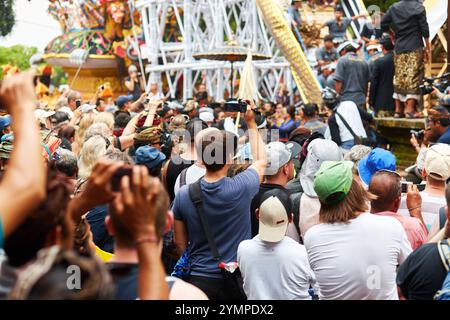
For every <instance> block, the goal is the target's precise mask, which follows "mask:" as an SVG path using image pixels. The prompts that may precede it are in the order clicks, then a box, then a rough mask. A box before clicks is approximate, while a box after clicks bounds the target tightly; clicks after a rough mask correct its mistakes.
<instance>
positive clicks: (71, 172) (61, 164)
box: [55, 148, 78, 178]
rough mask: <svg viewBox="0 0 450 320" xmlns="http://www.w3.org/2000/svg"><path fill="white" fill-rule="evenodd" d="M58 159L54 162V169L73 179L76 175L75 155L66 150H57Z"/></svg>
mask: <svg viewBox="0 0 450 320" xmlns="http://www.w3.org/2000/svg"><path fill="white" fill-rule="evenodd" d="M58 154H59V156H60V158H59V159H58V160H57V161H56V162H55V165H56V169H58V171H59V172H62V173H64V174H65V175H66V176H68V177H70V178H72V177H73V178H75V177H76V175H77V173H78V160H77V156H76V155H75V153H73V152H72V151H70V150H67V149H62V148H61V149H59V151H58Z"/></svg>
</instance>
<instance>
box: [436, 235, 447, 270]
mask: <svg viewBox="0 0 450 320" xmlns="http://www.w3.org/2000/svg"><path fill="white" fill-rule="evenodd" d="M438 251H439V256H440V257H441V261H442V264H443V265H444V267H445V270H447V272H449V270H450V246H449V244H448V240H447V239H446V240H441V241H439V242H438Z"/></svg>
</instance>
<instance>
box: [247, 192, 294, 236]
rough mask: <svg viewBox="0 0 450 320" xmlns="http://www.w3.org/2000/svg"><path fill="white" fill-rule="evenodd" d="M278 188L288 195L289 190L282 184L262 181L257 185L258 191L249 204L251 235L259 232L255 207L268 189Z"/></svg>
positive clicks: (257, 206) (256, 207) (258, 205)
mask: <svg viewBox="0 0 450 320" xmlns="http://www.w3.org/2000/svg"><path fill="white" fill-rule="evenodd" d="M274 189H279V190H281V191H285V192H286V193H287V194H288V195H289V194H290V192H289V191H288V190H287V189H286V188H285V187H283V186H281V185H279V184H271V183H262V184H261V185H260V186H259V192H258V193H257V194H256V196H255V197H254V198H253V200H252V204H251V206H250V219H251V224H252V237H254V236H256V235H257V234H258V232H259V222H258V219H257V218H256V209H258V208H259V207H260V205H261V200H262V198H263V196H264V194H265V193H266V192H268V191H270V190H274Z"/></svg>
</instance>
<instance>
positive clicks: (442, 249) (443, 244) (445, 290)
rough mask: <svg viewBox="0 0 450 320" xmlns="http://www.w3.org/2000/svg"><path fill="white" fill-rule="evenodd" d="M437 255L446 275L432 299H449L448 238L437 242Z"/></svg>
mask: <svg viewBox="0 0 450 320" xmlns="http://www.w3.org/2000/svg"><path fill="white" fill-rule="evenodd" d="M438 250H439V255H440V257H441V260H442V263H443V264H444V267H445V270H447V277H446V278H445V280H444V283H443V284H442V289H441V290H439V291H438V292H437V293H436V295H435V296H434V298H433V299H434V300H450V272H449V270H450V245H449V243H448V240H447V239H446V240H441V241H439V242H438Z"/></svg>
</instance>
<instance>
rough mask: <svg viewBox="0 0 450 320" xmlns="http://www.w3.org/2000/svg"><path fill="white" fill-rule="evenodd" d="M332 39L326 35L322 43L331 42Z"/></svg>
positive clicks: (329, 35)
mask: <svg viewBox="0 0 450 320" xmlns="http://www.w3.org/2000/svg"><path fill="white" fill-rule="evenodd" d="M333 39H334V37H333V36H332V35H331V34H327V35H326V36H325V37H324V38H323V41H324V42H333Z"/></svg>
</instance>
